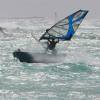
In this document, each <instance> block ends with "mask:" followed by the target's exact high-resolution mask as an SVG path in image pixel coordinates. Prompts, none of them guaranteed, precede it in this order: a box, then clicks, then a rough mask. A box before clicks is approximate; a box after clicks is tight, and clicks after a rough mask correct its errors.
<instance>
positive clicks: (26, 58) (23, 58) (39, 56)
mask: <svg viewBox="0 0 100 100" xmlns="http://www.w3.org/2000/svg"><path fill="white" fill-rule="evenodd" d="M13 56H14V57H16V58H17V59H19V61H20V62H26V63H60V62H63V61H64V58H65V54H64V55H62V54H59V55H58V54H57V55H54V54H47V53H29V52H23V51H21V50H20V49H18V50H16V51H14V52H13Z"/></svg>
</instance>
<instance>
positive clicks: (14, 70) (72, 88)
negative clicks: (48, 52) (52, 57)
mask: <svg viewBox="0 0 100 100" xmlns="http://www.w3.org/2000/svg"><path fill="white" fill-rule="evenodd" d="M0 22H1V23H0V26H1V27H3V28H4V29H3V32H2V31H1V32H0V56H1V57H0V100H100V40H99V38H100V34H99V32H100V20H85V21H84V22H83V23H82V25H81V26H80V28H79V30H78V31H77V32H76V34H75V36H74V38H73V39H72V41H71V42H68V43H66V42H64V43H62V42H61V43H60V44H59V45H57V50H58V53H59V54H63V53H64V54H66V55H67V56H66V57H65V58H64V61H63V62H60V63H59V64H53V63H50V64H44V63H40V64H27V63H21V62H19V61H18V60H16V59H14V58H13V56H12V52H13V51H14V50H16V49H18V48H21V49H22V50H23V51H31V52H33V53H38V52H39V53H40V52H43V51H44V50H43V48H42V46H41V45H40V44H38V43H37V42H36V41H35V40H34V39H33V38H32V36H31V34H30V33H32V34H34V35H35V36H36V38H39V36H41V34H42V33H43V32H44V31H45V29H46V28H48V27H50V26H52V25H53V24H54V23H53V21H52V20H49V19H44V18H34V19H2V20H0Z"/></svg>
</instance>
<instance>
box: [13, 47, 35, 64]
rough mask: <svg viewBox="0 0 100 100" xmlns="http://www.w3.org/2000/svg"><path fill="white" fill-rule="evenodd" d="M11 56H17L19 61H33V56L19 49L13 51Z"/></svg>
mask: <svg viewBox="0 0 100 100" xmlns="http://www.w3.org/2000/svg"><path fill="white" fill-rule="evenodd" d="M13 56H14V57H16V58H18V59H19V60H20V62H27V63H33V61H34V60H33V59H34V58H33V56H32V55H31V54H29V53H28V52H22V51H20V50H19V49H18V50H17V51H14V52H13Z"/></svg>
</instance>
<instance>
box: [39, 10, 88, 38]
mask: <svg viewBox="0 0 100 100" xmlns="http://www.w3.org/2000/svg"><path fill="white" fill-rule="evenodd" d="M87 13H88V11H87V10H79V11H77V12H75V13H73V14H71V15H69V16H68V17H65V18H64V19H62V20H60V21H59V22H58V23H56V24H55V25H54V26H52V27H51V28H50V29H49V30H47V31H46V32H45V33H44V34H43V35H42V37H41V38H40V40H42V39H52V38H55V39H57V38H58V39H60V40H71V38H72V36H73V35H74V33H75V32H76V30H77V29H78V27H79V25H80V24H81V22H82V20H83V19H84V17H85V16H86V15H87ZM47 34H48V35H47Z"/></svg>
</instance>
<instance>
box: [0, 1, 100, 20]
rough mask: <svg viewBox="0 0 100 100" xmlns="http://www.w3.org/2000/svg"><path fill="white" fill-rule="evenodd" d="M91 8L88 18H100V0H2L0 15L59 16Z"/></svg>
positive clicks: (0, 2)
mask: <svg viewBox="0 0 100 100" xmlns="http://www.w3.org/2000/svg"><path fill="white" fill-rule="evenodd" d="M79 9H84V10H89V14H88V16H87V17H88V18H94V17H95V18H100V11H99V10H100V0H0V17H34V16H37V17H50V18H52V17H54V13H55V12H56V13H57V16H58V17H59V18H62V17H66V16H67V15H69V14H71V13H73V12H75V11H77V10H79Z"/></svg>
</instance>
